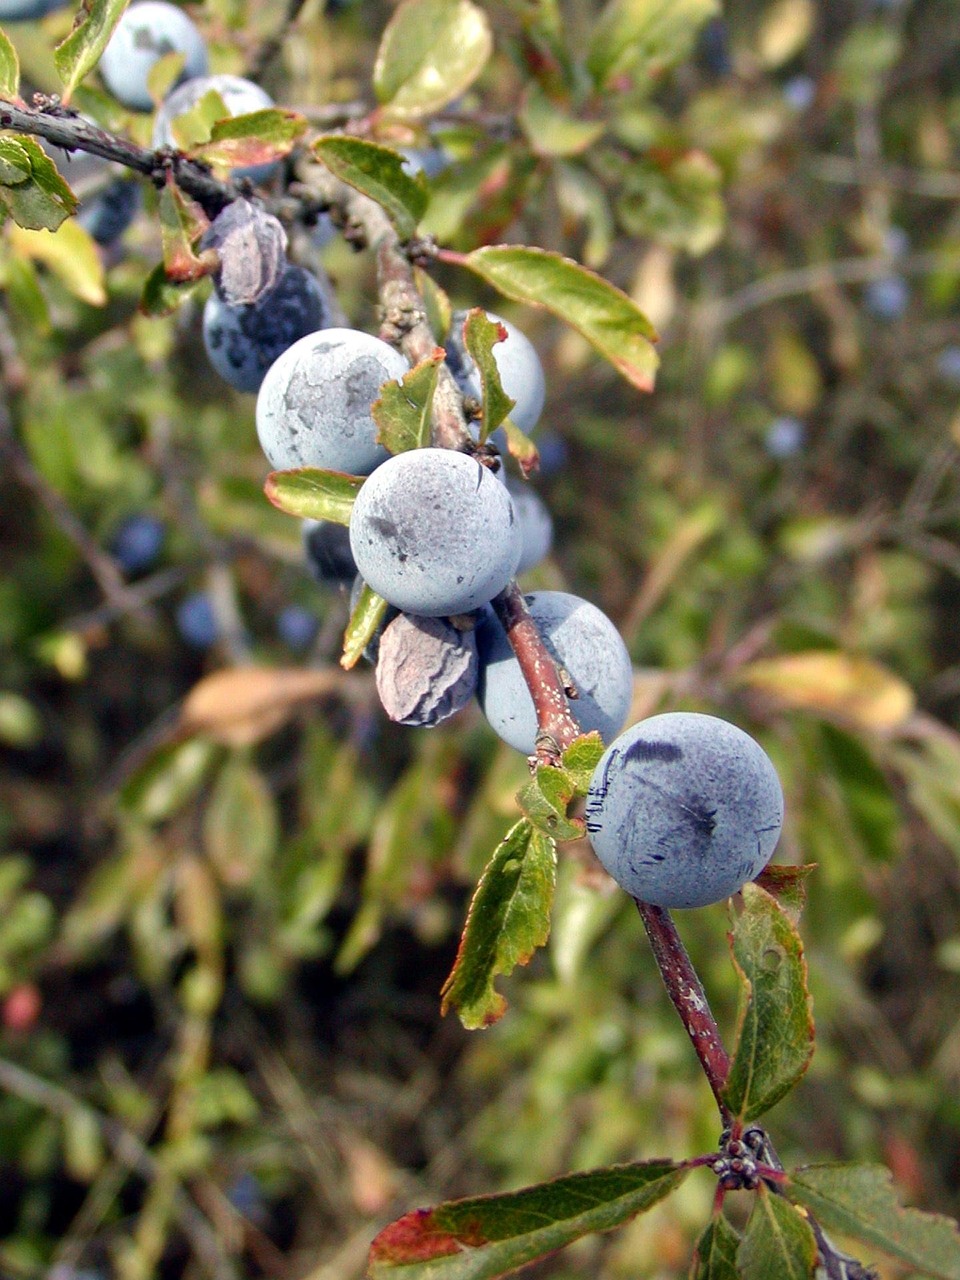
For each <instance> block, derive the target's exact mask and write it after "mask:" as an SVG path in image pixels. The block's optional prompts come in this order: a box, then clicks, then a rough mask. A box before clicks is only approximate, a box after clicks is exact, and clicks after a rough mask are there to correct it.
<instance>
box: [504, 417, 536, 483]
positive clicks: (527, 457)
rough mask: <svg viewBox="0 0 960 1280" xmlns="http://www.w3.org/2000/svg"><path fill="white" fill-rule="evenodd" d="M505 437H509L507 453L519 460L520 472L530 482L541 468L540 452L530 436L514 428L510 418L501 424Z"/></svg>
mask: <svg viewBox="0 0 960 1280" xmlns="http://www.w3.org/2000/svg"><path fill="white" fill-rule="evenodd" d="M501 426H502V427H503V432H504V435H505V436H506V437H507V451H508V453H509V454H510V456H511V457H512V458H515V459H516V460H517V463H518V464H519V466H520V470H521V471H522V472H523V474H524V475H525V476H526V478H527V479H528V480H529V478H530V476H531V475H532V474H533V472H534V471H536V470H537V468H538V467H539V466H540V450H539V449H538V448H537V446H536V445H535V444H534V443H533V441H532V440H531V439H530V437H529V436H528V435H526V434H525V433H524V432H523V431H521V430H520V428H519V427H517V426H514V424H513V423H512V422H511V421H510V419H509V418H505V419H504V420H503V422H502V423H501Z"/></svg>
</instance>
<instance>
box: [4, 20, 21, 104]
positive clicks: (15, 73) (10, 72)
mask: <svg viewBox="0 0 960 1280" xmlns="http://www.w3.org/2000/svg"><path fill="white" fill-rule="evenodd" d="M19 94H20V59H19V58H18V57H17V51H16V49H15V48H14V47H13V44H12V42H11V40H10V37H9V36H8V35H7V33H6V32H5V31H2V30H0V98H2V99H4V100H5V101H7V102H15V101H17V100H18V98H19Z"/></svg>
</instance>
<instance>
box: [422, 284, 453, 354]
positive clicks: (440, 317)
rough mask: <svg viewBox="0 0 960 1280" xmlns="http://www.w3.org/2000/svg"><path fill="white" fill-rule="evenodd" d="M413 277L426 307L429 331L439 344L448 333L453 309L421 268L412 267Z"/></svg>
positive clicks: (438, 287) (442, 291) (448, 300)
mask: <svg viewBox="0 0 960 1280" xmlns="http://www.w3.org/2000/svg"><path fill="white" fill-rule="evenodd" d="M413 277H414V281H415V283H416V286H417V289H418V291H419V293H420V296H421V298H423V302H424V306H425V307H426V311H427V319H428V321H429V322H430V331H431V333H432V334H433V336H434V338H436V340H437V342H438V343H441V342H443V341H444V340H445V339H446V336H447V334H448V333H449V332H450V323H451V318H452V316H453V307H452V306H451V305H450V299H449V298H448V297H447V295H446V293H445V292H444V290H443V289H441V288H440V286H439V285H438V284H437V282H436V281H435V280H434V278H433V276H431V275H430V274H429V273H428V272H426V271H424V270H423V268H422V267H414V269H413Z"/></svg>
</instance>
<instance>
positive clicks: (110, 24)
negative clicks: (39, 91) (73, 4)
mask: <svg viewBox="0 0 960 1280" xmlns="http://www.w3.org/2000/svg"><path fill="white" fill-rule="evenodd" d="M128 2H129V0H84V2H83V4H82V5H80V7H79V8H78V9H77V16H76V18H75V19H74V21H73V29H72V30H71V32H70V34H69V35H68V36H67V37H66V39H65V40H62V41H61V42H60V44H58V45H57V47H56V49H55V51H54V55H53V57H54V61H55V62H56V65H57V74H58V75H59V77H60V80H61V81H62V83H63V93H62V94H61V98H62V99H63V102H64V103H68V102H69V101H70V98H71V97H72V95H73V91H74V89H75V88H76V87H77V85H78V84H79V83H80V81H81V80H83V78H84V77H85V76H86V75H87V74H88V73H89V72H91V71H92V70H93V68H94V67H95V66H96V65H97V63H98V62H99V61H100V55H101V53H103V51H104V49H105V48H106V47H107V43H108V41H109V39H110V37H111V36H112V35H113V29H114V27H115V26H116V25H117V23H118V22H119V21H120V18H121V17H122V15H123V11H124V9H126V7H127V4H128Z"/></svg>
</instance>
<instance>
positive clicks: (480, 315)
mask: <svg viewBox="0 0 960 1280" xmlns="http://www.w3.org/2000/svg"><path fill="white" fill-rule="evenodd" d="M506 337H507V331H506V329H505V328H504V326H503V325H502V324H500V322H499V321H497V320H491V319H490V318H489V316H488V315H487V313H486V312H485V311H484V310H483V309H482V308H481V307H474V308H473V310H472V311H468V312H467V318H466V320H465V321H464V322H463V345H464V346H465V347H466V349H467V351H468V353H469V354H470V356H471V357H472V359H473V362H474V364H475V365H476V366H477V373H478V374H479V375H480V386H481V387H482V389H483V394H482V397H481V399H482V403H483V416H482V417H481V419H480V442H481V443H483V441H484V440H486V439H487V438H488V437H489V436H490V434H491V432H493V431H495V430H496V429H497V427H499V425H500V423H501V422H502V421H503V420H504V418H505V417H506V416H507V414H508V413H509V412H510V410H511V409H512V408H513V406H514V405H515V404H516V403H517V402H516V400H513V399H512V398H511V397H510V396H508V395H507V393H506V392H505V391H504V389H503V383H502V382H501V381H500V370H499V369H498V368H497V361H496V358H495V356H494V354H493V348H494V346H495V345H496V344H497V343H498V342H504V341H505V340H506Z"/></svg>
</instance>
